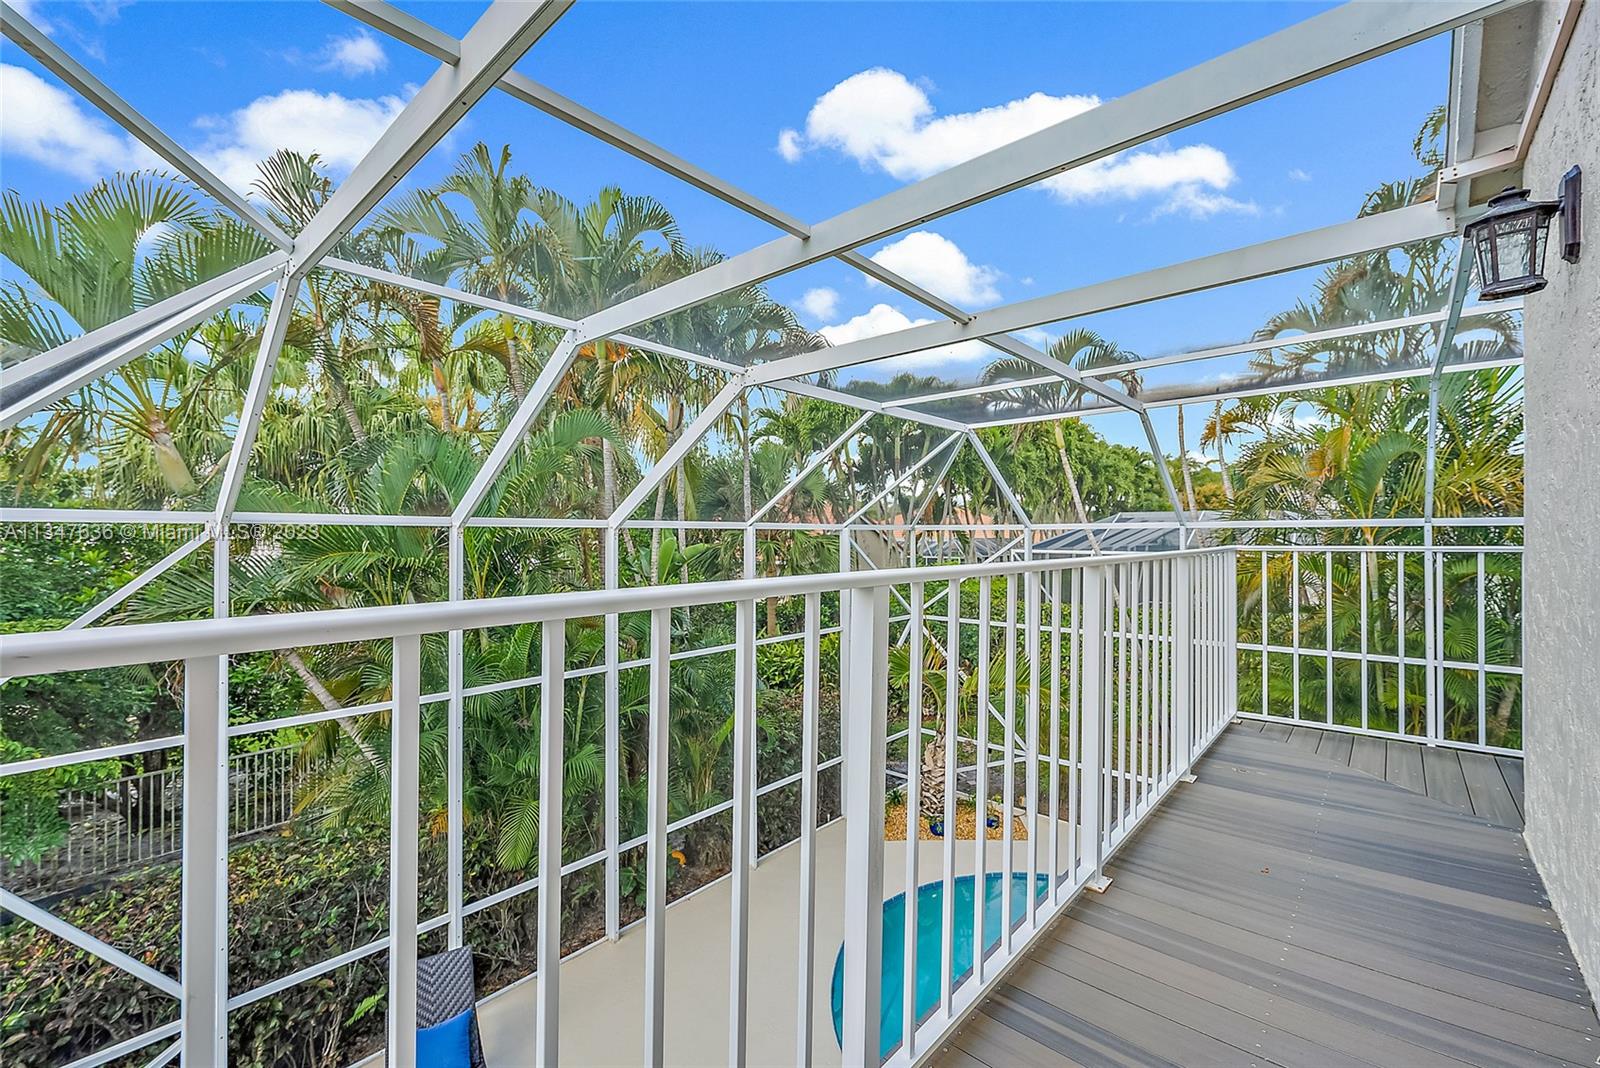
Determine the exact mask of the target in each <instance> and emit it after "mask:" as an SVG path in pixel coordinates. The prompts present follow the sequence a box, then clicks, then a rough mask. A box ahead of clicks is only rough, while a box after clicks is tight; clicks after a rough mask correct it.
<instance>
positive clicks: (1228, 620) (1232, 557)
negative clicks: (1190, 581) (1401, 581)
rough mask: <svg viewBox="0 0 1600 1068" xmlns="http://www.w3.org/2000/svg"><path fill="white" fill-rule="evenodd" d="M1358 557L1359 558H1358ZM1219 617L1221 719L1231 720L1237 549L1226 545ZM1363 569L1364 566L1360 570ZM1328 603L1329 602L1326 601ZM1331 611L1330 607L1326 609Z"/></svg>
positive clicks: (1235, 709)
mask: <svg viewBox="0 0 1600 1068" xmlns="http://www.w3.org/2000/svg"><path fill="white" fill-rule="evenodd" d="M1358 560H1359V558H1358ZM1222 567H1223V573H1222V591H1223V594H1222V596H1223V617H1222V636H1223V648H1224V650H1225V652H1224V655H1225V656H1226V658H1227V663H1226V664H1224V665H1223V672H1222V677H1223V680H1224V687H1225V689H1224V693H1223V696H1224V707H1223V709H1222V718H1223V719H1224V720H1231V719H1232V718H1233V717H1234V716H1237V715H1238V714H1239V550H1238V549H1236V548H1231V547H1230V548H1229V549H1228V550H1227V552H1225V553H1224V554H1223V563H1222ZM1363 570H1364V569H1363ZM1330 603H1331V601H1330ZM1330 611H1331V610H1330Z"/></svg>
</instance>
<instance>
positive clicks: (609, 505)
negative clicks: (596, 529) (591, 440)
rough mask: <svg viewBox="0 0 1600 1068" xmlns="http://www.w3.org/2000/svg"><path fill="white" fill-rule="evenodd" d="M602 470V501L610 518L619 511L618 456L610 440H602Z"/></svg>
mask: <svg viewBox="0 0 1600 1068" xmlns="http://www.w3.org/2000/svg"><path fill="white" fill-rule="evenodd" d="M600 470H601V471H602V472H603V474H602V476H601V478H602V484H601V487H600V499H601V501H602V502H604V505H605V510H606V515H607V517H609V516H610V515H611V513H612V512H614V511H616V510H617V454H616V452H615V450H614V449H613V448H612V446H611V439H610V438H601V439H600Z"/></svg>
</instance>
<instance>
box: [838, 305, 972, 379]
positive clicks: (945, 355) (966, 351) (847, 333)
mask: <svg viewBox="0 0 1600 1068" xmlns="http://www.w3.org/2000/svg"><path fill="white" fill-rule="evenodd" d="M931 322H933V320H932V319H912V318H910V317H908V316H907V315H906V314H905V313H904V312H902V311H901V310H900V309H898V308H894V307H891V306H890V305H888V304H874V305H873V306H872V307H871V308H869V309H868V310H867V311H864V312H862V313H861V314H860V315H858V316H856V317H855V318H853V319H848V320H846V321H845V322H842V323H838V324H836V325H834V326H824V327H823V328H822V329H821V330H819V331H818V333H820V334H821V335H822V336H823V337H825V338H827V339H828V341H829V343H830V344H834V345H844V344H848V343H849V342H852V341H859V340H861V339H862V338H864V337H877V336H878V335H879V334H888V333H892V332H894V331H896V330H906V329H909V328H911V327H913V326H921V325H922V324H924V323H931ZM986 352H987V350H986V349H985V348H984V345H983V343H982V342H980V341H963V342H961V343H960V344H958V345H941V346H940V347H939V348H936V349H925V350H923V351H922V352H910V353H906V354H905V355H904V356H894V357H891V358H890V359H887V360H879V361H877V362H876V363H870V364H862V365H861V366H859V367H855V368H852V369H851V373H853V374H854V375H855V376H856V377H866V378H885V379H887V378H892V377H893V376H894V375H895V374H897V373H899V372H901V371H922V372H925V371H928V370H930V369H932V368H936V367H943V366H945V365H947V364H951V363H970V362H972V361H975V360H980V359H983V358H984V355H985V353H986Z"/></svg>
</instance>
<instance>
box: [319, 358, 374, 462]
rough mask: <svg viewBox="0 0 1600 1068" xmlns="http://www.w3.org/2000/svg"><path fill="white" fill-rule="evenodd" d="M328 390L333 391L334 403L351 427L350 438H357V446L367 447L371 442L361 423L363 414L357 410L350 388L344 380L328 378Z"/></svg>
mask: <svg viewBox="0 0 1600 1068" xmlns="http://www.w3.org/2000/svg"><path fill="white" fill-rule="evenodd" d="M328 388H329V389H330V390H332V391H333V403H334V406H335V407H337V408H338V409H339V411H340V413H341V414H342V415H343V416H344V421H345V423H346V425H348V426H349V427H350V436H351V437H353V438H355V440H356V444H357V445H365V444H366V443H367V441H368V440H369V437H368V434H367V427H366V424H364V423H363V422H362V421H361V413H360V412H359V411H357V410H356V402H355V400H354V399H353V398H352V397H351V396H350V387H349V386H347V385H345V381H344V379H342V378H340V377H338V376H336V375H329V376H328Z"/></svg>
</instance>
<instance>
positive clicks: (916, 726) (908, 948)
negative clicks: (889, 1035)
mask: <svg viewBox="0 0 1600 1068" xmlns="http://www.w3.org/2000/svg"><path fill="white" fill-rule="evenodd" d="M953 451H954V450H952V452H953ZM911 542H912V544H913V545H914V544H916V532H915V531H912V532H911ZM910 592H911V623H910V626H909V628H908V630H907V638H908V643H909V646H910V649H909V652H910V654H911V656H910V660H911V673H910V680H909V684H908V687H907V691H908V692H907V694H906V704H907V715H906V787H905V799H906V800H905V806H906V807H905V814H906V818H905V824H906V844H905V866H906V867H905V887H906V893H905V923H904V931H903V934H904V936H905V943H904V948H903V950H902V953H903V956H902V957H901V958H900V959H901V960H902V961H904V963H905V967H904V974H906V975H908V976H916V975H920V974H921V972H920V971H919V969H920V968H921V967H922V965H921V964H919V963H918V961H917V936H918V931H919V928H920V926H921V925H920V921H919V920H918V917H917V906H918V904H919V903H920V902H919V901H918V894H917V888H918V887H920V886H921V885H922V880H921V879H920V878H919V876H918V870H917V869H918V861H919V859H920V857H919V856H918V853H919V848H918V847H919V845H920V843H921V840H922V658H923V629H922V628H923V626H924V623H923V606H924V605H925V604H926V602H927V587H926V586H924V585H923V584H922V583H920V582H913V583H911V591H910ZM916 988H917V984H916V983H914V982H908V983H905V984H904V985H903V986H902V988H901V994H902V995H903V997H904V1000H903V1001H902V1002H901V1008H900V1022H901V1024H902V1028H901V1033H900V1042H901V1049H902V1051H903V1052H905V1054H906V1055H907V1056H908V1057H915V1056H916V1053H917V1046H916V1034H917V990H916Z"/></svg>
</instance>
